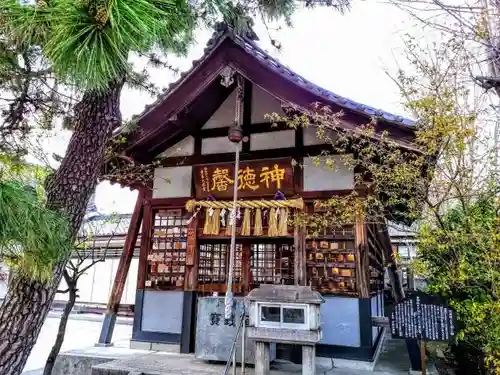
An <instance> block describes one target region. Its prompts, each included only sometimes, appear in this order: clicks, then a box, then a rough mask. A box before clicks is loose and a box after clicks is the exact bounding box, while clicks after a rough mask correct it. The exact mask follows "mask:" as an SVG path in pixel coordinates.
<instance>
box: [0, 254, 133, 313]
mask: <svg viewBox="0 0 500 375" xmlns="http://www.w3.org/2000/svg"><path fill="white" fill-rule="evenodd" d="M119 262H120V259H119V258H108V259H106V260H105V261H104V262H99V263H97V264H96V265H94V266H93V267H91V268H89V269H88V270H87V272H85V274H83V275H82V276H81V277H80V279H79V280H78V289H79V292H78V295H79V298H78V300H77V303H79V302H80V303H108V300H109V295H110V294H111V289H112V288H113V281H114V278H115V275H116V270H117V269H118V264H119ZM88 263H89V262H86V263H84V265H83V267H85V264H88ZM138 267H139V259H138V258H133V259H132V262H131V264H130V269H129V272H128V275H127V280H126V281H125V288H124V290H123V295H122V299H121V302H120V303H122V304H134V303H135V291H136V287H137V270H138ZM59 289H66V283H65V281H64V280H62V281H61V284H60V287H59ZM0 298H1V294H0ZM56 300H57V301H67V300H68V295H67V294H58V295H57V296H56Z"/></svg>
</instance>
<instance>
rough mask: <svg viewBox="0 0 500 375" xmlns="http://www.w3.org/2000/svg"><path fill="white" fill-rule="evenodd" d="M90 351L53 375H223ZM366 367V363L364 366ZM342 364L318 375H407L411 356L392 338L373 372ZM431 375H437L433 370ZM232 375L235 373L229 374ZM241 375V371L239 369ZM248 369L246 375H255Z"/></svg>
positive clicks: (185, 362)
mask: <svg viewBox="0 0 500 375" xmlns="http://www.w3.org/2000/svg"><path fill="white" fill-rule="evenodd" d="M120 344H122V345H123V346H122V345H119V346H122V347H117V346H115V347H88V348H85V349H78V350H71V351H69V352H66V353H63V354H62V355H60V356H59V357H58V361H57V362H56V367H55V369H54V370H55V371H54V375H130V374H134V375H170V374H176V375H215V374H217V375H222V374H223V370H224V366H223V365H222V364H214V363H209V362H205V361H202V360H197V359H195V358H194V355H192V354H178V353H165V352H154V351H147V350H133V349H128V348H127V347H125V344H124V343H120ZM365 364H366V363H365ZM345 366H346V364H345V363H343V362H342V361H340V360H335V359H332V360H327V359H326V358H321V360H319V361H317V372H316V373H317V375H407V374H408V367H409V359H408V354H407V352H406V347H405V343H404V341H402V340H393V339H391V338H390V336H389V335H387V336H386V339H385V340H384V343H383V347H382V350H381V352H380V355H379V357H378V360H377V363H376V366H375V368H374V370H373V371H369V370H367V369H366V366H364V367H365V369H359V367H354V368H358V369H353V368H352V367H350V368H347V367H345ZM428 373H429V375H433V374H436V372H435V369H430V371H429V372H428ZM41 374H42V371H41V370H39V371H38V372H37V371H30V372H27V373H25V375H41ZM229 374H232V371H230V372H229ZM237 374H238V375H240V374H241V369H240V368H238V369H237ZM253 374H254V371H253V368H252V367H248V368H247V369H246V371H245V375H253ZM285 374H301V366H300V365H295V364H291V363H287V362H274V363H273V364H272V365H271V374H270V375H285Z"/></svg>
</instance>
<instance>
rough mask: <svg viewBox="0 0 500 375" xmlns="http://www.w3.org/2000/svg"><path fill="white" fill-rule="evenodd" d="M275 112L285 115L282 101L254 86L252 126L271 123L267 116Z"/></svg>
mask: <svg viewBox="0 0 500 375" xmlns="http://www.w3.org/2000/svg"><path fill="white" fill-rule="evenodd" d="M273 112H275V113H277V114H279V115H283V114H284V112H283V110H282V109H281V101H280V100H278V99H277V98H275V97H274V96H272V95H271V94H269V93H267V92H266V91H264V90H262V89H261V88H260V87H258V86H256V85H254V86H253V90H252V124H258V123H262V122H269V120H268V119H266V118H265V117H266V116H265V115H266V114H267V115H270V114H272V113H273Z"/></svg>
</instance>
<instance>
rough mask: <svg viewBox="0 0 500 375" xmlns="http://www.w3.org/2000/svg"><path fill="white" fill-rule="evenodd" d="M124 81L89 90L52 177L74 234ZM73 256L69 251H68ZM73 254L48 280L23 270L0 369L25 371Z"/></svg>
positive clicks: (2, 331)
mask: <svg viewBox="0 0 500 375" xmlns="http://www.w3.org/2000/svg"><path fill="white" fill-rule="evenodd" d="M122 87H123V81H120V82H116V83H113V84H112V85H110V88H109V89H108V90H107V91H105V92H102V93H96V92H87V93H85V94H84V96H83V98H82V100H81V101H80V102H79V103H78V104H77V105H76V106H75V109H74V114H75V118H74V124H75V131H74V133H73V135H72V137H71V140H70V142H69V145H68V149H67V152H66V156H65V157H64V159H63V161H62V163H61V166H60V167H59V169H58V170H57V172H56V173H55V174H54V175H53V176H52V177H51V179H50V181H48V183H47V199H48V204H49V206H50V207H52V208H55V209H59V210H61V211H62V212H64V213H65V214H66V215H67V217H68V219H69V224H70V230H71V235H72V236H73V239H74V238H75V236H76V233H77V232H78V229H79V228H80V225H81V223H82V220H83V216H84V214H85V209H86V206H87V203H88V200H89V198H90V195H91V194H92V192H93V191H94V189H95V187H96V185H97V179H98V178H99V174H100V171H101V164H102V161H103V154H104V148H105V146H106V143H107V141H108V140H109V138H110V136H111V132H112V130H113V129H114V128H116V127H117V126H119V125H120V123H121V114H120V93H121V89H122ZM68 257H69V254H68ZM67 261H68V259H64V260H63V261H61V262H60V263H59V264H58V265H57V266H56V267H55V269H54V276H53V280H52V282H51V283H50V284H49V285H42V284H40V283H38V282H36V281H33V280H29V279H26V278H23V277H22V276H19V275H17V274H15V275H14V277H13V278H12V283H11V285H10V286H9V289H8V292H7V295H6V296H5V299H4V302H3V304H2V306H1V307H0V374H1V375H19V374H21V372H22V370H23V368H24V365H25V363H26V360H27V359H28V356H29V354H30V352H31V350H32V348H33V346H34V345H35V343H36V340H37V338H38V334H39V332H40V329H41V328H42V325H43V322H44V321H45V318H46V317H47V314H48V312H49V310H50V307H51V305H52V301H53V300H54V295H55V293H56V291H57V288H58V286H59V283H60V281H61V277H62V274H63V271H64V268H65V266H66V262H67Z"/></svg>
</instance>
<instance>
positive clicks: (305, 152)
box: [162, 133, 334, 167]
mask: <svg viewBox="0 0 500 375" xmlns="http://www.w3.org/2000/svg"><path fill="white" fill-rule="evenodd" d="M226 135H227V133H226ZM245 143H246V142H245ZM322 151H329V152H330V153H332V154H334V152H333V151H332V147H331V146H328V145H313V146H305V147H304V148H303V149H302V150H300V149H297V148H295V147H288V148H277V149H268V150H255V151H249V152H242V153H241V154H240V160H241V161H248V160H259V159H277V158H285V157H293V158H294V159H296V160H298V159H299V158H300V157H303V156H317V155H320V154H321V152H322ZM231 162H234V152H227V153H222V154H207V155H192V156H177V157H171V158H165V159H164V160H163V161H162V166H163V167H178V166H183V165H198V164H212V163H213V164H215V163H231Z"/></svg>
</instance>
